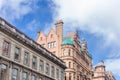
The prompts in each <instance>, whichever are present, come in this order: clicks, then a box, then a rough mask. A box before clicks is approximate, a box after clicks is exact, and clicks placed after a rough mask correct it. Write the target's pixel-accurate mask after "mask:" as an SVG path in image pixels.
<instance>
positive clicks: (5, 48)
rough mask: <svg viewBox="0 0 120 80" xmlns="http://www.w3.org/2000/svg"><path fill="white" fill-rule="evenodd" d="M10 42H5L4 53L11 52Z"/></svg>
mask: <svg viewBox="0 0 120 80" xmlns="http://www.w3.org/2000/svg"><path fill="white" fill-rule="evenodd" d="M9 48H10V43H9V42H7V41H4V42H3V55H8V54H9Z"/></svg>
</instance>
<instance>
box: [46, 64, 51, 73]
mask: <svg viewBox="0 0 120 80" xmlns="http://www.w3.org/2000/svg"><path fill="white" fill-rule="evenodd" d="M49 73H50V68H49V64H48V63H47V64H46V74H47V75H49Z"/></svg>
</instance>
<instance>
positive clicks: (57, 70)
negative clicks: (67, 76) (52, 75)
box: [56, 69, 59, 79]
mask: <svg viewBox="0 0 120 80" xmlns="http://www.w3.org/2000/svg"><path fill="white" fill-rule="evenodd" d="M56 78H57V79H59V69H56Z"/></svg>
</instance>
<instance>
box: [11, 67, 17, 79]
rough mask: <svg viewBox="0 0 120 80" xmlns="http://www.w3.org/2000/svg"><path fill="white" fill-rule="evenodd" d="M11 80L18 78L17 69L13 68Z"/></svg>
mask: <svg viewBox="0 0 120 80" xmlns="http://www.w3.org/2000/svg"><path fill="white" fill-rule="evenodd" d="M12 74H13V76H12V80H18V69H13V73H12Z"/></svg>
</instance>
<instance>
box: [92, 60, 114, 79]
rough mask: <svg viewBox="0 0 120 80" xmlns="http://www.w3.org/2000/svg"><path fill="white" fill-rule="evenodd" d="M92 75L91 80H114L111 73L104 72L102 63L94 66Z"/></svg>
mask: <svg viewBox="0 0 120 80" xmlns="http://www.w3.org/2000/svg"><path fill="white" fill-rule="evenodd" d="M93 73H94V75H93V80H115V78H114V76H113V75H112V73H111V72H108V71H106V69H105V65H104V62H103V61H101V62H100V63H99V64H97V65H96V66H95V68H94V71H93Z"/></svg>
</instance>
